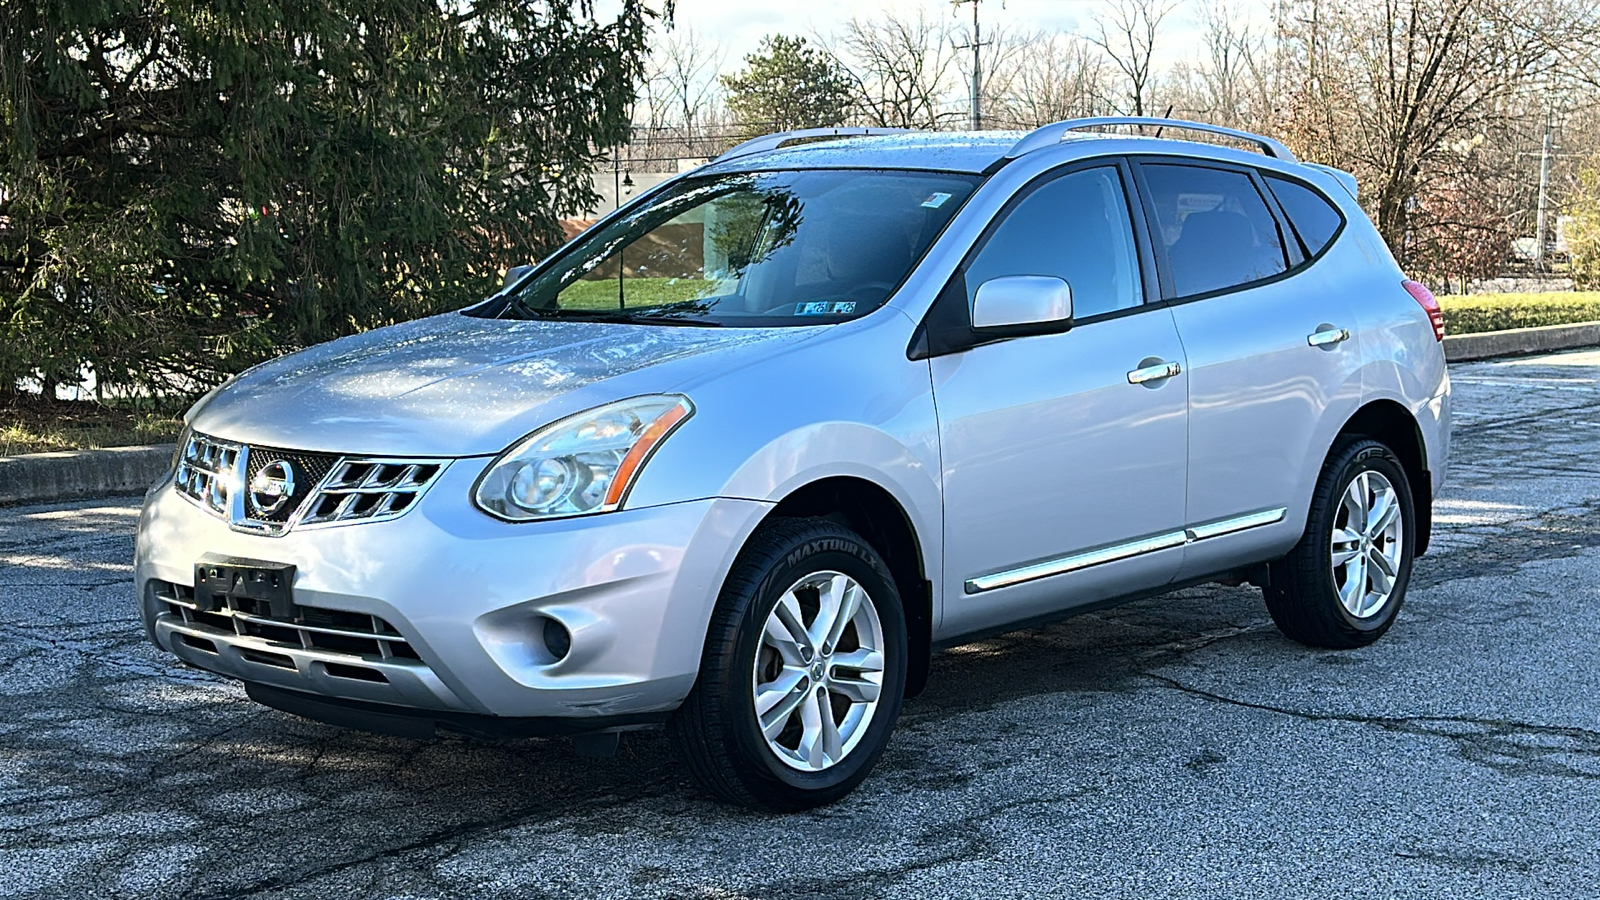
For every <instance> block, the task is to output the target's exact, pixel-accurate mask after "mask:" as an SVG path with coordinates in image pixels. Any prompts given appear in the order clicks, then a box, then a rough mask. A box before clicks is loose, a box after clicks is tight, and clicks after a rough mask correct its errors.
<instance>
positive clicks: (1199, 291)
mask: <svg viewBox="0 0 1600 900" xmlns="http://www.w3.org/2000/svg"><path fill="white" fill-rule="evenodd" d="M1138 174H1139V179H1140V184H1141V186H1142V188H1143V194H1144V197H1145V202H1146V211H1147V215H1148V217H1149V222H1150V230H1151V232H1152V235H1153V237H1154V244H1155V248H1156V254H1157V257H1158V261H1159V263H1160V266H1161V283H1162V294H1163V296H1164V297H1166V298H1167V300H1168V302H1169V303H1170V304H1171V309H1172V313H1173V317H1174V320H1175V322H1176V324H1177V328H1178V334H1179V335H1180V337H1181V338H1182V340H1183V346H1184V351H1185V353H1186V354H1187V356H1188V363H1189V369H1188V372H1189V385H1188V387H1189V457H1188V466H1189V471H1188V481H1187V491H1188V510H1187V519H1188V522H1187V525H1188V528H1189V530H1190V535H1191V539H1192V540H1193V543H1191V545H1190V546H1189V548H1188V550H1187V552H1186V554H1185V558H1184V563H1183V567H1182V571H1181V572H1180V574H1179V578H1190V577H1200V576H1204V575H1209V574H1213V573H1215V572H1217V571H1220V570H1222V569H1226V568H1229V567H1231V566H1234V565H1238V564H1241V563H1243V562H1251V561H1255V560H1258V559H1262V558H1264V557H1265V556H1267V555H1273V554H1276V553H1278V552H1282V551H1285V550H1287V549H1288V548H1289V547H1290V546H1293V544H1294V543H1295V541H1296V540H1297V539H1298V537H1299V534H1300V531H1301V530H1302V528H1303V526H1304V519H1305V511H1306V507H1307V504H1308V502H1309V499H1310V495H1311V489H1312V484H1313V483H1314V479H1315V477H1316V474H1317V472H1318V471H1319V469H1320V468H1321V465H1322V460H1323V457H1324V455H1325V454H1326V452H1327V450H1328V448H1327V446H1326V445H1325V440H1326V437H1325V435H1324V434H1323V432H1324V431H1325V430H1326V426H1325V424H1324V419H1325V413H1326V411H1327V410H1328V409H1329V407H1330V406H1332V405H1335V404H1342V403H1345V402H1353V401H1355V400H1358V399H1359V396H1360V376H1359V367H1360V362H1361V360H1360V352H1359V342H1358V341H1355V340H1351V338H1352V337H1354V335H1355V331H1356V322H1355V317H1354V313H1353V310H1352V309H1351V308H1350V304H1348V303H1347V302H1346V301H1345V300H1344V299H1343V298H1342V297H1340V296H1338V295H1337V294H1336V293H1335V292H1334V291H1333V290H1331V289H1330V288H1331V283H1330V282H1329V280H1328V279H1326V278H1325V277H1324V276H1323V273H1321V272H1318V271H1317V269H1316V265H1315V263H1316V261H1317V260H1316V257H1315V254H1314V253H1310V252H1308V248H1307V247H1306V246H1304V245H1303V244H1302V243H1301V242H1300V241H1299V240H1298V239H1297V238H1296V236H1295V234H1294V232H1292V231H1291V230H1289V228H1288V227H1287V224H1286V222H1284V221H1283V220H1282V219H1281V218H1280V216H1281V213H1280V212H1279V207H1278V205H1277V203H1276V200H1275V198H1274V196H1273V194H1272V193H1270V191H1269V189H1268V186H1267V183H1266V181H1265V180H1264V179H1263V178H1262V176H1261V174H1260V173H1258V172H1256V171H1255V170H1254V169H1251V168H1247V167H1242V166H1230V165H1226V164H1222V163H1217V164H1212V163H1209V162H1207V163H1178V162H1173V161H1169V160H1164V159H1163V160H1156V159H1148V160H1145V161H1143V162H1142V163H1141V164H1140V165H1139V167H1138Z"/></svg>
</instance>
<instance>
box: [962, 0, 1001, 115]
mask: <svg viewBox="0 0 1600 900" xmlns="http://www.w3.org/2000/svg"><path fill="white" fill-rule="evenodd" d="M981 2H983V0H952V3H953V5H954V6H955V7H956V9H958V10H959V9H960V8H961V4H963V3H971V4H972V42H971V43H970V44H957V45H956V49H957V50H966V49H968V48H969V47H970V48H971V49H972V130H973V131H982V130H983V109H982V106H981V103H982V101H981V99H980V96H981V92H982V90H983V59H982V56H981V52H982V50H983V48H984V47H986V46H988V44H986V43H984V41H983V31H982V30H981V28H980V26H979V24H978V4H979V3H981ZM989 43H993V41H990V42H989Z"/></svg>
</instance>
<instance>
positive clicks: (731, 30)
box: [596, 0, 1241, 71]
mask: <svg viewBox="0 0 1600 900" xmlns="http://www.w3.org/2000/svg"><path fill="white" fill-rule="evenodd" d="M1201 2H1203V0H1180V2H1179V4H1178V7H1177V8H1176V9H1175V10H1174V11H1173V12H1172V14H1171V15H1170V16H1168V18H1167V20H1166V22H1165V23H1164V24H1163V26H1162V30H1161V35H1160V37H1159V38H1158V41H1157V54H1156V61H1157V63H1158V65H1160V64H1165V63H1170V62H1171V61H1174V60H1175V59H1178V58H1181V57H1183V56H1185V55H1188V54H1189V53H1191V52H1192V51H1193V49H1194V46H1195V44H1194V38H1195V37H1196V36H1197V33H1198V26H1197V25H1196V21H1197V20H1198V18H1199V12H1200V9H1201V6H1200V4H1201ZM1105 5H1106V4H1105V0H982V3H981V6H980V9H979V15H980V17H981V18H980V21H981V23H982V27H983V28H984V29H985V30H987V29H989V28H992V27H994V26H995V25H999V26H1001V27H1004V28H1006V29H1007V30H1015V31H1037V30H1041V29H1042V30H1049V31H1077V32H1080V33H1081V32H1084V31H1087V30H1088V29H1089V28H1090V25H1091V23H1092V22H1093V18H1094V14H1095V12H1096V11H1097V10H1099V9H1102V8H1103V7H1104V6H1105ZM1234 5H1241V4H1240V3H1238V0H1235V3H1234ZM596 6H597V12H599V13H601V14H602V15H603V12H604V10H605V6H606V3H605V2H604V0H602V2H600V3H597V4H596ZM887 10H894V11H896V12H899V13H902V14H904V13H910V14H913V15H914V14H915V13H916V12H917V11H918V10H925V11H926V12H927V13H929V14H930V15H939V16H948V17H950V18H951V19H952V20H955V19H956V18H957V17H958V16H959V19H960V21H961V22H963V23H966V22H970V21H971V20H972V7H971V6H968V5H965V4H963V5H962V6H961V7H960V8H959V10H957V9H956V7H955V6H954V5H953V4H952V3H951V2H950V0H854V2H852V0H677V14H676V16H675V22H676V25H677V26H678V27H687V28H691V29H693V30H694V31H695V32H697V33H698V34H699V35H700V36H702V37H704V38H706V39H707V40H708V41H710V42H714V43H716V44H717V45H719V48H720V49H721V50H722V51H724V52H725V53H726V56H725V62H724V64H723V67H724V70H725V71H734V70H737V69H740V68H743V60H744V57H745V54H748V53H751V52H754V51H755V50H756V48H757V46H758V45H759V44H760V42H761V38H762V37H763V36H764V35H768V34H779V33H781V34H790V35H804V36H807V37H810V36H812V35H815V34H819V33H820V34H828V33H831V32H834V31H837V30H838V29H839V27H840V26H842V25H843V24H844V23H845V22H847V21H849V19H850V17H851V16H852V15H855V16H861V17H864V18H871V17H873V16H875V15H877V14H880V13H882V12H884V11H887Z"/></svg>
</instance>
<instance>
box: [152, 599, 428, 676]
mask: <svg viewBox="0 0 1600 900" xmlns="http://www.w3.org/2000/svg"><path fill="white" fill-rule="evenodd" d="M152 589H153V590H154V591H155V597H156V599H157V600H160V601H161V602H163V603H165V604H166V605H167V608H168V610H169V611H170V612H171V613H172V614H173V615H175V616H177V617H179V618H181V619H182V620H183V624H184V625H185V626H187V627H188V628H190V629H192V630H194V631H195V632H198V633H199V634H200V635H204V636H209V637H215V638H216V639H218V640H227V639H228V638H230V637H247V638H255V639H257V640H258V641H260V642H264V643H265V644H266V645H267V646H269V647H279V648H282V649H285V650H317V651H321V652H322V653H325V654H327V653H332V654H343V655H346V656H349V657H350V662H351V663H352V664H359V663H361V662H362V661H367V662H377V661H381V662H388V663H401V664H404V663H406V662H407V661H413V662H416V663H417V664H418V665H421V658H420V657H419V656H417V651H416V650H414V649H412V647H411V644H410V643H408V642H407V641H406V639H405V638H404V637H402V636H401V635H400V632H398V631H396V630H395V628H394V626H392V625H390V624H389V623H388V622H385V621H384V620H383V619H381V618H379V617H378V616H372V615H367V614H365V613H353V612H345V611H343V610H337V609H322V608H320V607H315V606H301V605H299V604H295V605H294V606H293V608H292V611H291V614H290V615H289V616H287V617H284V616H275V615H273V614H272V611H271V608H270V607H269V605H268V604H267V603H266V602H264V601H256V600H251V599H249V598H247V597H231V596H219V597H218V601H219V602H220V603H222V604H225V605H221V606H218V607H217V608H216V609H214V610H210V611H207V610H203V609H201V608H200V605H199V604H198V603H196V602H195V596H194V588H192V587H189V586H188V585H183V584H174V583H172V582H170V581H157V582H155V583H154V584H153V587H152ZM203 639H204V638H202V640H203ZM202 649H204V648H202ZM263 655H265V656H267V657H270V656H271V654H263ZM254 661H256V662H263V663H266V664H267V665H272V664H273V663H272V662H271V660H270V658H269V659H257V660H254ZM284 668H290V669H292V668H294V665H293V664H292V663H291V664H289V665H287V666H284ZM356 677H358V679H359V680H375V679H373V678H371V677H368V678H360V677H359V676H356Z"/></svg>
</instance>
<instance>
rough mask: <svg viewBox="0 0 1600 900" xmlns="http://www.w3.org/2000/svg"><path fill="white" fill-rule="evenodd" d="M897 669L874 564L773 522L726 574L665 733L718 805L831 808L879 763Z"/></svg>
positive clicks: (825, 531)
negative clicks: (691, 675) (691, 676)
mask: <svg viewBox="0 0 1600 900" xmlns="http://www.w3.org/2000/svg"><path fill="white" fill-rule="evenodd" d="M905 670H906V628H905V616H904V614H903V611H902V609H901V606H900V598H899V594H898V593H897V592H896V590H895V588H894V582H893V580H892V579H891V578H890V577H889V574H888V568H887V567H886V566H885V565H884V563H883V560H882V559H881V558H880V557H879V556H878V554H877V552H876V551H875V550H873V549H872V547H871V546H870V545H869V544H867V543H866V541H864V540H862V538H861V537H860V536H859V535H857V534H855V533H854V532H852V531H850V530H849V529H847V528H844V527H842V526H840V525H837V524H834V523H832V522H827V521H824V520H820V519H804V520H796V519H780V520H777V521H774V522H771V523H768V524H767V525H764V526H763V527H762V528H761V529H760V530H759V531H758V532H757V533H756V534H755V535H754V536H753V537H752V538H751V540H750V543H749V544H748V545H747V546H746V547H745V549H744V551H743V552H742V553H741V554H740V557H739V560H738V561H737V562H736V563H735V564H734V569H733V572H732V573H730V574H729V576H728V581H727V583H726V584H725V585H724V587H723V590H722V594H721V596H720V597H719V598H718V601H717V608H716V612H715V613H714V614H713V616H712V621H711V628H710V631H709V633H708V634H707V637H706V649H705V654H704V657H703V659H702V662H701V668H700V677H699V680H698V681H697V682H696V684H695V688H694V690H693V691H692V692H691V693H690V695H689V698H688V699H687V700H685V701H684V704H683V707H682V708H681V709H679V711H678V713H677V714H676V715H675V716H674V717H673V719H672V721H671V723H670V725H669V731H670V733H671V735H672V737H673V740H674V743H676V744H677V746H678V748H679V751H680V753H681V755H682V756H683V757H684V759H685V761H686V762H687V763H688V766H689V770H690V772H692V773H693V774H694V776H695V779H696V780H697V781H698V782H700V784H701V785H702V786H703V787H705V788H706V789H707V790H709V791H711V792H712V793H713V794H716V795H717V796H719V797H722V798H723V799H727V800H731V801H733V802H736V803H741V804H744V805H746V806H755V807H761V808H766V809H773V810H797V809H806V808H810V807H813V806H819V805H822V804H825V803H831V802H833V801H834V800H837V799H839V798H840V797H843V796H844V795H845V794H847V793H849V792H850V791H851V790H852V789H854V788H855V786H856V785H857V784H859V783H860V782H861V781H862V779H864V778H866V776H867V774H868V772H870V771H871V769H872V767H873V765H874V764H876V762H877V760H878V757H879V756H881V755H882V753H883V750H884V747H885V746H886V745H887V743H888V739H889V732H890V731H891V730H892V729H893V727H894V721H895V719H896V718H897V717H898V716H899V713H900V701H901V695H902V693H903V691H904V686H905Z"/></svg>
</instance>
